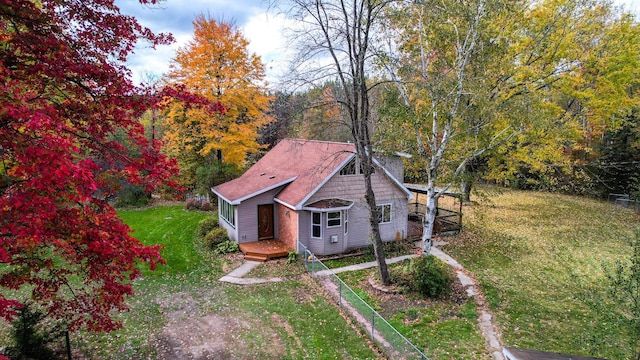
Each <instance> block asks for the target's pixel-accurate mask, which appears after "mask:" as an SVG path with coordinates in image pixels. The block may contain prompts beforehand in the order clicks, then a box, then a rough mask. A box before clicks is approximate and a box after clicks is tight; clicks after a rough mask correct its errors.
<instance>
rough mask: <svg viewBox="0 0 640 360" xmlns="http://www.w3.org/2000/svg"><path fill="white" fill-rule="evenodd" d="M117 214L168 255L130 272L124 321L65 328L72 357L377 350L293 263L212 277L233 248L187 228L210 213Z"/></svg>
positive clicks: (347, 354)
mask: <svg viewBox="0 0 640 360" xmlns="http://www.w3.org/2000/svg"><path fill="white" fill-rule="evenodd" d="M119 214H120V215H121V216H122V218H123V219H124V220H125V222H127V223H128V224H129V225H130V226H131V227H132V228H133V229H134V230H135V232H134V234H133V236H135V237H136V238H138V239H139V240H140V241H142V242H144V243H145V244H162V245H163V246H164V247H165V249H164V250H163V251H162V255H163V257H164V258H165V260H167V265H164V266H159V267H158V269H157V270H156V271H153V272H151V271H148V270H147V271H144V276H143V277H142V278H141V279H137V280H135V285H134V291H135V292H136V295H135V296H134V297H132V298H130V299H129V301H128V303H129V305H130V308H131V311H130V312H128V313H123V314H121V315H119V316H120V318H121V319H122V321H123V325H124V327H123V328H122V329H121V330H119V331H115V332H112V333H110V334H88V333H76V334H72V342H73V348H74V358H118V359H149V358H189V357H195V358H198V357H202V358H256V359H265V358H268V359H299V358H313V359H336V358H357V359H366V358H369V359H371V358H377V357H378V354H377V353H376V352H375V351H374V350H372V349H371V348H370V346H369V343H368V340H367V339H366V338H362V337H360V335H359V334H358V333H357V332H356V331H354V329H353V328H352V327H351V326H350V325H349V324H348V323H347V322H346V321H345V320H344V318H342V316H341V315H340V313H339V312H338V311H337V309H336V307H335V306H334V305H333V304H331V303H329V302H328V301H327V300H326V298H325V297H323V296H322V295H321V293H322V292H321V290H320V289H319V287H318V285H317V284H316V283H315V282H314V281H313V280H311V279H310V278H309V277H308V276H307V275H302V274H303V273H304V271H303V269H302V265H301V264H299V263H295V264H290V265H286V264H281V265H280V267H289V268H288V269H287V270H286V271H284V270H283V272H286V273H291V274H297V275H299V276H297V277H296V278H295V279H293V280H289V281H285V282H280V283H268V284H260V285H253V286H238V285H233V284H227V283H221V282H219V281H218V279H219V278H220V277H221V276H223V275H224V273H225V272H226V271H229V270H230V269H232V268H233V267H234V266H235V265H236V264H239V261H238V256H237V255H235V256H234V255H230V256H226V257H221V256H217V255H213V254H212V253H211V252H208V251H205V250H204V247H203V245H202V244H201V243H200V240H198V239H197V237H196V236H195V234H196V228H197V224H198V222H199V221H200V220H201V219H203V218H204V217H206V216H210V214H205V213H201V212H187V211H185V210H184V209H183V208H182V207H180V206H172V207H154V208H148V209H144V210H126V211H120V212H119Z"/></svg>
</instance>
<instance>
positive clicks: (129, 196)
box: [115, 184, 151, 207]
mask: <svg viewBox="0 0 640 360" xmlns="http://www.w3.org/2000/svg"><path fill="white" fill-rule="evenodd" d="M150 197H151V196H150V195H149V194H148V193H146V192H145V191H144V188H143V187H142V186H140V185H133V184H126V185H124V187H123V188H122V190H120V191H119V192H118V197H117V199H116V203H115V206H116V207H126V206H146V205H148V204H149V198H150Z"/></svg>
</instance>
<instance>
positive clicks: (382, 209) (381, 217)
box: [377, 204, 391, 224]
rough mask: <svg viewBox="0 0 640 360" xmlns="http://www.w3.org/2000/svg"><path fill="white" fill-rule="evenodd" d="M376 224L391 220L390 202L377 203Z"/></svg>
mask: <svg viewBox="0 0 640 360" xmlns="http://www.w3.org/2000/svg"><path fill="white" fill-rule="evenodd" d="M377 208H378V224H386V223H390V222H391V204H383V205H378V206H377Z"/></svg>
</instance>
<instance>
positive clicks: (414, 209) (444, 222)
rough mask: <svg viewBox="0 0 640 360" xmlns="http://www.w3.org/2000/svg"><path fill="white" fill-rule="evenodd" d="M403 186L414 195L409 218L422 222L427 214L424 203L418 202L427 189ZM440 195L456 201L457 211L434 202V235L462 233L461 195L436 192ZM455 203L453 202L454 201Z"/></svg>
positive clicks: (417, 186)
mask: <svg viewBox="0 0 640 360" xmlns="http://www.w3.org/2000/svg"><path fill="white" fill-rule="evenodd" d="M404 186H405V187H406V188H407V189H408V190H409V191H411V192H412V193H414V194H415V196H414V202H412V203H409V218H410V219H411V218H412V217H413V218H417V219H420V220H422V218H423V217H424V215H425V214H426V212H427V204H426V202H424V203H421V202H420V201H419V198H420V196H419V195H421V194H422V195H426V194H427V188H426V187H425V186H424V185H420V184H404ZM436 191H438V192H440V193H441V195H440V196H446V197H451V198H454V199H455V200H457V201H458V204H459V207H458V209H457V210H456V209H450V208H444V207H441V206H440V205H439V204H438V202H436V209H437V210H436V221H435V225H434V233H436V234H453V233H458V232H460V231H462V193H460V192H456V191H451V190H445V191H442V190H436ZM454 203H455V201H454Z"/></svg>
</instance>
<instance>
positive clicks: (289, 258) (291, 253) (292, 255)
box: [287, 250, 298, 264]
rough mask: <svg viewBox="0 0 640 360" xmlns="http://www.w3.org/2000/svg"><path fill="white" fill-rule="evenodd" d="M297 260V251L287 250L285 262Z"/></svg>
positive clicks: (293, 262)
mask: <svg viewBox="0 0 640 360" xmlns="http://www.w3.org/2000/svg"><path fill="white" fill-rule="evenodd" d="M297 261H298V252H297V251H293V250H292V251H289V254H288V255H287V264H295V263H296V262H297Z"/></svg>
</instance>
